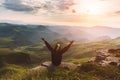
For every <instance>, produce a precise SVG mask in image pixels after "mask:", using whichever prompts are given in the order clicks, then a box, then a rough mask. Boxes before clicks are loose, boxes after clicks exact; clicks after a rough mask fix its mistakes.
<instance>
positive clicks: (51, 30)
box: [0, 23, 120, 44]
mask: <svg viewBox="0 0 120 80" xmlns="http://www.w3.org/2000/svg"><path fill="white" fill-rule="evenodd" d="M5 37H9V38H12V39H14V40H19V41H21V43H22V41H25V42H27V41H28V42H31V44H32V43H39V42H40V37H45V38H46V39H47V40H49V41H54V40H59V39H68V40H75V41H79V42H87V41H91V40H95V39H99V38H100V39H104V38H105V39H106V38H107V39H110V38H117V37H120V28H111V27H104V26H95V27H71V26H57V25H56V26H50V25H21V24H19V25H18V24H9V23H0V38H5Z"/></svg>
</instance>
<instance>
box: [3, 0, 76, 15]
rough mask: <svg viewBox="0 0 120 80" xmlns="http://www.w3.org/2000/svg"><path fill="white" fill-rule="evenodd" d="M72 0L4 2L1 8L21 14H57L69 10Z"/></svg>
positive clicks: (18, 0) (9, 0) (11, 0)
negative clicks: (20, 12)
mask: <svg viewBox="0 0 120 80" xmlns="http://www.w3.org/2000/svg"><path fill="white" fill-rule="evenodd" d="M72 5H74V2H73V0H5V2H4V3H3V7H5V8H6V9H9V10H13V11H22V12H38V11H40V12H49V13H57V12H62V11H64V10H68V9H70V7H71V6H72Z"/></svg>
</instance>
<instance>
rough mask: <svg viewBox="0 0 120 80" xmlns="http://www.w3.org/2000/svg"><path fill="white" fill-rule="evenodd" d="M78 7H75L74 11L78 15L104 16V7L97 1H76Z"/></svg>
mask: <svg viewBox="0 0 120 80" xmlns="http://www.w3.org/2000/svg"><path fill="white" fill-rule="evenodd" d="M75 1H76V3H77V4H76V5H75V6H74V9H75V10H76V12H78V13H83V14H87V15H99V14H102V13H103V12H104V11H103V9H104V8H103V5H102V4H100V3H99V2H98V1H95V0H93V1H92V0H88V1H87V2H86V0H83V1H80V0H75Z"/></svg>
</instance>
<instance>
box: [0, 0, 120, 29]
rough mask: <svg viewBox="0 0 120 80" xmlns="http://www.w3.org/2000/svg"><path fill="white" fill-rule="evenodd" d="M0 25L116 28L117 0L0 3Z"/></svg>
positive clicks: (1, 0)
mask: <svg viewBox="0 0 120 80" xmlns="http://www.w3.org/2000/svg"><path fill="white" fill-rule="evenodd" d="M0 22H13V23H28V24H57V25H72V26H88V27H91V26H98V25H99V26H110V27H120V0H0Z"/></svg>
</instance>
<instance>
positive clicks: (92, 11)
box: [83, 5, 102, 15]
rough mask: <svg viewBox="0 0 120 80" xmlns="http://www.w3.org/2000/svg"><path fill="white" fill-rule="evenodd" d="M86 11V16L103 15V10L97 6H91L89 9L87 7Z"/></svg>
mask: <svg viewBox="0 0 120 80" xmlns="http://www.w3.org/2000/svg"><path fill="white" fill-rule="evenodd" d="M84 9H85V10H84V11H83V12H84V13H86V14H91V15H97V14H101V13H102V11H101V9H100V8H99V7H97V6H94V5H90V6H88V7H85V8H84Z"/></svg>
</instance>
